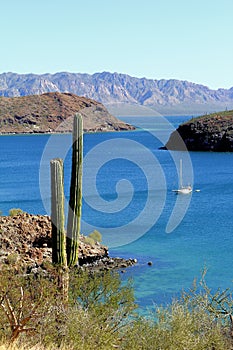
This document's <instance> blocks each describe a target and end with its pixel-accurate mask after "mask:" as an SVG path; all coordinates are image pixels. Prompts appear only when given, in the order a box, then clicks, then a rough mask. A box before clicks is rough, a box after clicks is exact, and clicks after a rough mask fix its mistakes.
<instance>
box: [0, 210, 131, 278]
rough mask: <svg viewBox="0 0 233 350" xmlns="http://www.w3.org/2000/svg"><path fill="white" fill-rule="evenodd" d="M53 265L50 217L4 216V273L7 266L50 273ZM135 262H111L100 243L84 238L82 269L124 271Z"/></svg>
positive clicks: (0, 237)
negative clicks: (23, 267) (49, 270)
mask: <svg viewBox="0 0 233 350" xmlns="http://www.w3.org/2000/svg"><path fill="white" fill-rule="evenodd" d="M46 263H52V240H51V219H50V217H49V216H46V215H32V214H28V213H22V214H18V215H15V216H0V269H1V267H2V266H4V265H5V264H8V265H16V266H17V265H18V266H22V265H24V266H26V267H27V268H28V269H29V271H32V272H38V271H39V270H41V269H46ZM135 263H136V260H134V259H128V260H126V259H122V258H111V257H110V256H109V252H108V248H107V247H106V246H104V245H102V244H100V243H98V242H95V243H93V244H90V243H89V242H88V241H87V240H86V238H85V236H83V235H81V237H80V242H79V266H80V267H82V268H88V269H92V270H108V269H112V268H114V269H124V268H126V267H128V266H132V265H134V264H135Z"/></svg>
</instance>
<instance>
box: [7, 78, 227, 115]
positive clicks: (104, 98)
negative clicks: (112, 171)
mask: <svg viewBox="0 0 233 350" xmlns="http://www.w3.org/2000/svg"><path fill="white" fill-rule="evenodd" d="M47 92H68V93H73V94H76V95H78V96H84V97H88V98H91V99H94V100H96V101H99V102H101V103H103V104H104V105H105V106H106V107H107V108H108V110H109V111H110V112H111V113H113V114H115V115H131V114H132V115H136V114H139V115H154V114H155V113H156V112H158V113H161V114H166V115H169V114H170V115H172V114H174V113H175V114H190V113H191V114H202V113H208V112H211V111H219V110H224V109H232V108H233V87H232V88H230V89H218V90H212V89H209V88H208V87H207V86H204V85H201V84H195V83H192V82H188V81H182V80H176V79H169V80H165V79H161V80H156V79H146V78H136V77H131V76H129V75H127V74H120V73H108V72H102V73H95V74H92V75H91V74H83V73H69V72H59V73H55V74H49V73H47V74H40V75H39V74H17V73H10V72H9V73H2V74H0V96H4V97H18V96H26V95H35V94H43V93H47Z"/></svg>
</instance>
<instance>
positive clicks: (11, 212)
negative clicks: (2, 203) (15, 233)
mask: <svg viewBox="0 0 233 350" xmlns="http://www.w3.org/2000/svg"><path fill="white" fill-rule="evenodd" d="M22 213H23V210H22V209H20V208H12V209H10V210H9V215H10V216H16V215H20V214H22Z"/></svg>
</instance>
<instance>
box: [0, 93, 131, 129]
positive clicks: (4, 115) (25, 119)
mask: <svg viewBox="0 0 233 350" xmlns="http://www.w3.org/2000/svg"><path fill="white" fill-rule="evenodd" d="M77 112H80V113H81V114H82V115H83V123H84V131H90V132H95V131H114V130H131V129H134V128H133V127H132V126H130V125H128V124H125V123H123V122H121V121H120V120H118V119H117V118H115V117H114V116H112V115H111V114H110V113H109V112H108V111H107V109H106V108H105V106H104V105H103V104H101V103H99V102H96V101H94V100H91V99H88V98H85V97H80V96H77V95H74V94H70V93H59V92H50V93H46V94H42V95H30V96H23V97H14V98H7V97H0V133H2V134H3V133H45V132H71V131H72V119H71V118H69V117H72V116H73V115H74V114H75V113H77Z"/></svg>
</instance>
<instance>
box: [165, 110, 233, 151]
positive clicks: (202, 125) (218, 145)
mask: <svg viewBox="0 0 233 350" xmlns="http://www.w3.org/2000/svg"><path fill="white" fill-rule="evenodd" d="M164 148H165V149H169V150H184V151H185V150H189V151H212V152H233V111H224V112H218V113H212V114H208V115H204V116H201V117H198V118H192V119H191V120H189V121H187V122H186V123H184V124H181V125H180V126H179V127H178V128H177V130H176V131H174V132H173V133H172V134H171V135H170V138H169V140H168V142H167V144H166V145H165V147H164Z"/></svg>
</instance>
